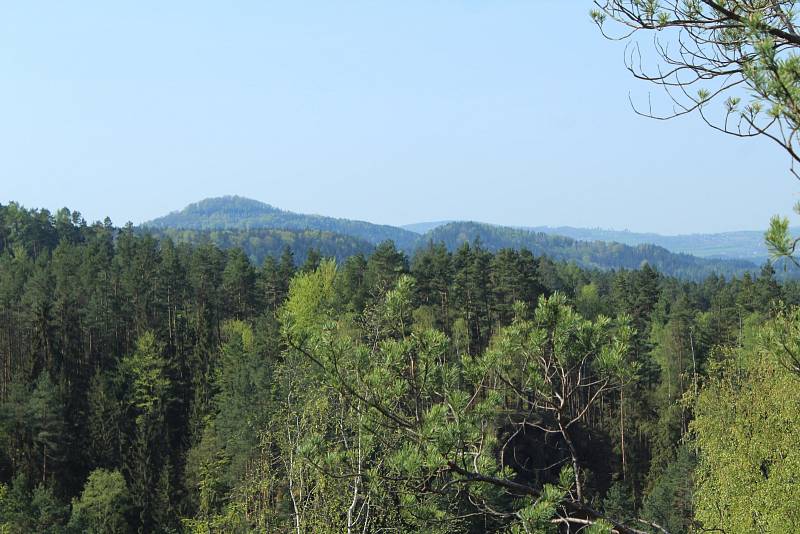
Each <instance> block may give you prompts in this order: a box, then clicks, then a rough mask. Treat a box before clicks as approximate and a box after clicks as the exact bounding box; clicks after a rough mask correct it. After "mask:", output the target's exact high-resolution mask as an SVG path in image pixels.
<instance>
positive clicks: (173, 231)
mask: <svg viewBox="0 0 800 534" xmlns="http://www.w3.org/2000/svg"><path fill="white" fill-rule="evenodd" d="M144 231H148V232H149V233H151V234H152V235H153V236H154V237H157V238H163V237H169V238H170V239H172V240H173V241H175V242H176V243H188V244H190V245H202V244H205V243H212V244H214V245H216V246H218V247H220V248H222V249H230V248H241V249H242V250H244V252H245V254H247V255H248V256H249V257H250V260H251V261H253V263H255V264H256V265H261V264H262V263H264V260H265V259H266V258H267V257H268V256H272V257H273V258H277V257H278V256H280V255H281V254H282V253H283V250H284V248H286V247H287V246H288V247H290V248H291V249H292V252H293V253H294V260H295V263H297V264H302V263H303V262H304V261H305V260H306V257H307V256H308V253H309V251H310V250H311V249H315V250H317V251H318V252H319V253H320V254H321V255H322V256H323V257H326V258H336V261H338V262H343V261H344V260H345V259H347V258H348V257H350V256H353V255H355V254H359V253H361V254H364V255H369V254H370V253H371V252H372V251H373V250H374V248H375V247H374V245H372V244H371V243H369V242H367V241H365V240H363V239H359V238H357V237H352V236H347V235H341V234H335V233H333V232H321V231H319V230H277V229H272V228H253V229H250V230H237V229H223V230H192V229H189V230H184V229H179V228H152V227H149V228H144Z"/></svg>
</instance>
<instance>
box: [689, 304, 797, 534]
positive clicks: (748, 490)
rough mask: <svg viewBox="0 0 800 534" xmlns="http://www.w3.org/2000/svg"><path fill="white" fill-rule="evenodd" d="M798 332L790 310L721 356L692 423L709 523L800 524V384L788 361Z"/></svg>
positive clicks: (699, 505) (700, 503)
mask: <svg viewBox="0 0 800 534" xmlns="http://www.w3.org/2000/svg"><path fill="white" fill-rule="evenodd" d="M798 332H800V315H798V312H797V311H792V312H790V313H787V314H782V315H780V316H779V317H777V318H776V319H774V320H773V321H771V322H770V323H768V324H767V325H765V326H764V327H763V328H762V329H761V330H760V331H759V333H758V335H757V336H756V337H755V338H749V337H748V338H745V339H747V340H748V342H747V344H745V345H744V346H742V347H741V348H737V349H731V350H730V351H729V352H727V353H726V354H725V357H724V359H721V360H718V361H716V362H715V364H714V372H713V374H712V376H711V378H710V380H709V383H708V385H707V386H706V387H705V388H704V390H703V392H702V393H701V395H700V397H699V398H698V402H697V406H696V408H695V412H696V419H695V420H694V422H693V423H692V430H693V432H694V434H695V436H696V441H695V443H696V446H697V448H698V451H699V464H698V469H697V474H696V488H695V492H696V516H697V519H698V520H699V521H700V522H701V523H702V524H703V525H704V527H705V528H717V529H724V530H725V531H726V532H731V533H735V532H753V531H761V532H784V531H785V529H786V526H787V525H794V524H800V516H798V507H797V503H798V502H800V493H798V491H800V490H799V489H798V486H797V484H795V483H794V481H796V480H797V478H798V476H800V454H799V453H798V449H797V442H798V439H800V419H799V418H798V414H800V410H798V408H800V394H799V393H798V392H800V389H798V387H797V375H796V374H795V373H794V372H793V371H792V370H791V369H790V368H787V366H786V362H787V360H786V358H791V357H792V356H791V355H792V354H796V353H797V352H796V351H797V350H798V349H800V346H798V342H797V340H798V339H800V338H798V337H797V335H796V334H797V333H798ZM789 361H791V360H789Z"/></svg>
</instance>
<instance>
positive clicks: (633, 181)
mask: <svg viewBox="0 0 800 534" xmlns="http://www.w3.org/2000/svg"><path fill="white" fill-rule="evenodd" d="M590 7H591V2H590V1H589V0H568V1H564V0H552V1H550V0H536V1H533V2H531V1H530V0H527V1H523V0H506V1H503V2H490V1H485V0H484V1H478V0H464V1H446V0H406V1H403V2H387V1H382V2H378V1H374V0H373V1H366V0H365V1H356V0H353V1H350V0H342V1H337V2H331V1H330V0H328V1H312V0H306V1H303V2H288V1H287V2H271V1H265V0H239V1H237V2H206V1H202V0H191V1H183V0H171V1H170V2H156V1H142V2H100V1H82V2H60V1H37V2H8V3H6V4H5V5H4V7H3V14H2V17H0V203H6V202H9V201H12V200H13V201H17V202H20V203H21V204H23V205H24V206H26V207H37V208H39V207H44V208H48V209H51V210H54V209H58V208H60V207H63V206H67V207H69V208H70V209H73V210H78V211H80V212H81V213H82V214H83V215H84V217H85V218H86V219H87V220H89V221H93V220H98V219H102V218H104V217H106V216H109V217H111V219H112V220H113V221H114V222H115V223H117V224H120V225H121V224H124V223H125V222H126V221H132V222H134V223H139V222H143V221H146V220H149V219H152V218H155V217H158V216H160V215H163V214H166V213H168V212H170V211H174V210H177V209H180V208H182V207H184V206H185V205H186V204H188V203H191V202H195V201H198V200H201V199H203V198H206V197H213V196H221V195H240V196H246V197H250V198H254V199H257V200H261V201H264V202H267V203H269V204H272V205H274V206H277V207H280V208H283V209H289V210H293V211H298V212H302V213H319V214H323V215H331V216H337V217H347V218H354V219H362V220H368V221H371V222H377V223H385V224H406V223H413V222H420V221H433V220H446V219H470V220H479V221H485V222H492V223H497V224H508V225H524V226H538V225H549V226H560V225H569V226H583V227H602V228H613V229H630V230H634V231H654V232H660V233H668V234H674V233H690V232H717V231H727V230H741V229H762V228H764V227H765V226H766V225H767V223H768V219H769V217H770V216H771V215H773V214H775V213H781V214H789V213H790V211H791V207H792V206H793V205H794V203H795V202H797V201H798V199H800V195H798V191H800V182H798V181H797V180H796V179H795V178H793V177H792V175H791V174H790V173H789V163H790V162H789V160H788V157H787V156H785V155H784V153H783V152H781V150H780V149H779V148H778V147H777V146H774V145H772V144H770V143H768V142H767V141H765V140H746V141H745V140H741V139H736V138H732V137H727V136H725V135H723V134H718V133H716V132H713V131H711V130H710V129H708V128H707V127H705V126H704V125H703V124H702V123H701V121H700V118H699V117H696V116H692V117H687V118H682V119H678V120H674V121H669V122H659V121H653V120H649V119H645V118H642V117H639V116H637V115H636V114H634V113H633V111H632V110H631V107H630V104H629V95H630V97H631V98H633V99H634V100H635V101H646V100H647V98H648V94H649V93H653V94H654V95H655V98H656V99H657V98H658V93H657V88H654V87H651V86H649V85H647V84H645V83H643V82H637V81H636V80H634V79H633V78H632V77H631V76H630V75H629V73H628V72H627V70H626V69H625V66H624V61H623V60H624V44H622V43H619V42H611V41H607V40H604V39H603V38H602V37H601V36H600V34H599V32H598V31H597V28H596V27H595V26H594V25H593V24H592V22H591V20H590V19H589V16H588V11H589V9H590Z"/></svg>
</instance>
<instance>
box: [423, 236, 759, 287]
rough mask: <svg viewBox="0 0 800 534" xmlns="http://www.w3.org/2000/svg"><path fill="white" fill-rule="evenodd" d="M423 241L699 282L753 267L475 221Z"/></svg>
mask: <svg viewBox="0 0 800 534" xmlns="http://www.w3.org/2000/svg"><path fill="white" fill-rule="evenodd" d="M422 239H423V242H426V243H427V242H430V241H432V242H434V243H439V242H441V243H444V244H445V245H446V246H447V247H448V248H449V249H455V248H457V247H459V246H460V245H462V244H463V243H472V242H474V241H475V240H476V239H477V240H479V241H480V243H481V246H483V247H485V248H486V249H488V250H490V251H496V250H498V249H501V248H517V249H519V248H527V249H528V250H530V251H531V252H533V253H534V254H535V255H537V256H539V255H545V256H549V257H551V258H553V259H556V260H563V261H570V262H575V263H576V264H578V265H580V266H581V267H588V268H599V269H620V268H624V269H636V268H639V267H640V266H641V265H642V263H643V262H648V263H649V264H650V265H651V266H653V267H655V268H657V269H658V270H659V271H661V272H663V273H665V274H668V275H672V276H677V277H681V278H687V279H701V278H704V277H706V276H708V275H710V274H723V275H726V276H732V275H741V274H743V273H745V272H747V271H755V270H756V269H757V265H756V264H755V263H753V262H750V261H746V260H722V259H705V258H698V257H695V256H690V255H688V254H676V253H673V252H670V251H668V250H666V249H665V248H662V247H659V246H656V245H651V244H641V245H637V246H630V245H625V244H622V243H610V242H604V241H591V242H590V241H579V240H576V239H572V238H570V237H565V236H555V235H548V234H544V233H541V232H531V231H528V230H522V229H518V228H510V227H502V226H493V225H489V224H482V223H475V222H456V223H449V224H445V225H443V226H439V227H437V228H434V229H433V230H431V231H429V232H428V233H426V234H425V235H424V236H423V237H422Z"/></svg>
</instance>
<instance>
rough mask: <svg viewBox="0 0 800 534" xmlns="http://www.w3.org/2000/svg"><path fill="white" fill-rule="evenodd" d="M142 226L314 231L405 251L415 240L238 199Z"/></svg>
mask: <svg viewBox="0 0 800 534" xmlns="http://www.w3.org/2000/svg"><path fill="white" fill-rule="evenodd" d="M142 226H143V227H145V228H151V229H165V228H180V229H185V230H250V229H263V228H270V229H276V230H317V231H321V232H332V233H336V234H342V235H347V236H351V237H356V238H358V239H362V240H364V241H367V242H369V243H372V244H373V245H376V244H378V243H381V242H383V241H386V240H387V239H391V240H392V241H394V242H395V244H396V245H397V246H398V247H399V248H402V249H404V250H408V249H412V248H413V247H414V243H416V241H417V238H418V235H417V234H415V233H414V232H411V231H409V230H404V229H402V228H397V227H395V226H388V225H382V224H372V223H368V222H364V221H354V220H350V219H337V218H334V217H324V216H322V215H305V214H300V213H293V212H291V211H284V210H281V209H278V208H275V207H273V206H270V205H269V204H264V203H263V202H259V201H257V200H251V199H249V198H242V197H237V196H226V197H219V198H209V199H206V200H202V201H200V202H197V203H195V204H190V205H188V206H187V207H185V208H184V209H182V210H181V211H175V212H172V213H170V214H169V215H165V216H164V217H159V218H158V219H154V220H152V221H148V222H146V223H144V224H143V225H142Z"/></svg>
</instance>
